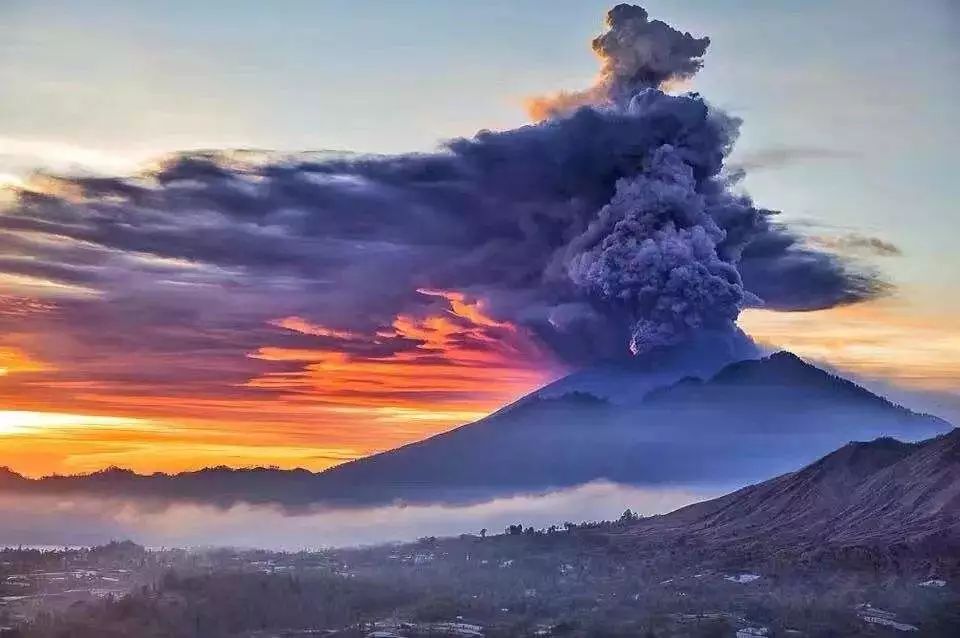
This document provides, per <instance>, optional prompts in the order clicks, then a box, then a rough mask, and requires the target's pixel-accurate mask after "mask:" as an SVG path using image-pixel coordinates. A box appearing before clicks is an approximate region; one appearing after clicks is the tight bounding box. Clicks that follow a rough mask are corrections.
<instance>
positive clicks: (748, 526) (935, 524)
mask: <svg viewBox="0 0 960 638" xmlns="http://www.w3.org/2000/svg"><path fill="white" fill-rule="evenodd" d="M629 535H632V536H634V537H636V538H637V539H646V540H653V539H656V540H657V541H658V542H661V541H662V540H663V539H664V538H670V537H672V536H676V535H682V536H683V537H685V538H686V539H687V540H688V541H689V542H693V543H696V544H703V545H707V546H712V547H714V548H717V549H719V548H721V547H723V546H735V547H737V548H738V549H740V550H741V551H743V552H745V553H749V552H750V551H753V550H751V549H750V548H752V547H753V548H756V547H761V548H763V550H762V551H755V553H757V554H758V555H770V554H771V553H772V552H775V551H776V550H778V549H783V548H790V549H793V550H800V549H803V548H821V547H824V546H858V545H865V544H868V545H893V544H906V545H923V544H935V545H938V546H939V551H940V552H942V551H943V548H944V547H952V548H956V549H960V430H957V429H955V430H953V431H951V432H950V433H948V434H945V435H942V436H939V437H936V438H934V439H931V440H928V441H924V442H922V443H913V444H911V443H902V442H899V441H896V440H893V439H889V438H881V439H877V440H875V441H872V442H869V443H850V444H848V445H845V446H844V447H842V448H841V449H839V450H837V451H835V452H833V453H831V454H829V455H827V456H825V457H824V458H822V459H820V460H819V461H817V462H815V463H812V464H811V465H808V466H807V467H805V468H803V469H801V470H798V471H796V472H792V473H789V474H785V475H783V476H779V477H776V478H773V479H770V480H768V481H765V482H763V483H760V484H758V485H752V486H749V487H746V488H743V489H741V490H738V491H736V492H734V493H732V494H728V495H726V496H723V497H720V498H717V499H713V500H711V501H705V502H703V503H697V504H694V505H690V506H688V507H685V508H682V509H680V510H677V511H676V512H672V513H670V514H666V515H663V516H658V517H654V518H651V519H648V520H645V521H642V522H641V523H639V524H637V525H635V526H633V527H632V528H631V529H630V531H629Z"/></svg>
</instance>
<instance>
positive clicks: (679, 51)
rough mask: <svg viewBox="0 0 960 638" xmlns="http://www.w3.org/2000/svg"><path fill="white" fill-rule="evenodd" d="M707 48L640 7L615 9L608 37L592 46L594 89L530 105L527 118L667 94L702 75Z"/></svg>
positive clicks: (707, 41)
mask: <svg viewBox="0 0 960 638" xmlns="http://www.w3.org/2000/svg"><path fill="white" fill-rule="evenodd" d="M709 45H710V38H695V37H693V36H692V35H690V34H689V33H681V32H680V31H677V30H676V29H674V28H673V27H671V26H670V25H669V24H667V23H665V22H661V21H660V20H650V19H649V17H648V14H647V11H646V10H645V9H644V8H643V7H637V6H634V5H629V4H618V5H617V6H615V7H614V8H613V9H611V10H610V12H609V13H607V31H606V32H605V33H603V34H601V35H599V36H597V37H596V38H594V40H593V51H594V53H596V54H597V57H599V58H600V62H601V68H600V75H599V77H598V78H597V81H596V83H595V84H594V86H592V87H590V88H588V89H586V90H583V91H578V92H572V93H569V92H561V93H558V94H556V95H553V96H549V97H542V98H535V99H533V100H531V101H530V102H529V104H528V107H529V110H530V114H531V115H532V116H533V117H534V118H535V119H537V120H543V119H546V118H548V117H554V116H557V115H562V114H564V113H569V112H571V111H572V110H575V109H576V108H579V107H581V106H585V105H588V104H594V105H596V104H604V103H609V104H619V105H623V104H625V103H626V102H628V101H629V100H630V98H632V97H633V96H634V95H636V94H637V93H638V92H639V91H641V90H643V89H648V88H659V89H664V90H666V89H668V88H670V87H671V86H672V85H675V84H677V83H679V82H682V81H683V80H687V79H689V78H691V77H693V75H694V74H695V73H696V72H697V71H699V70H700V67H701V66H703V59H702V58H703V55H704V54H705V53H706V52H707V47H708V46H709Z"/></svg>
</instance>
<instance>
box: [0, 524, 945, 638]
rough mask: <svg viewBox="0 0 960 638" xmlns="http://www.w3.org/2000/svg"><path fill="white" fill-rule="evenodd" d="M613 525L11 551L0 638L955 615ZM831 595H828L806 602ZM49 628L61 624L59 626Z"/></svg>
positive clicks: (360, 637) (939, 606)
mask: <svg viewBox="0 0 960 638" xmlns="http://www.w3.org/2000/svg"><path fill="white" fill-rule="evenodd" d="M618 525H619V523H617V522H613V523H588V524H582V525H581V526H570V527H566V528H553V529H544V530H533V529H528V528H524V527H522V526H515V527H514V526H511V528H508V529H507V530H505V531H504V533H503V534H499V535H487V534H486V533H485V532H484V534H482V535H480V534H477V535H474V534H464V535H461V536H460V537H456V538H440V539H438V538H433V537H429V538H422V539H420V540H419V541H417V542H414V543H407V544H393V545H383V546H373V547H365V548H352V549H349V548H348V549H317V550H313V551H300V552H292V553H288V552H274V551H267V550H241V549H228V548H217V549H194V550H184V549H166V548H156V549H146V548H143V547H140V546H138V545H135V544H133V543H130V542H122V543H111V544H109V545H107V546H103V547H97V548H92V549H80V548H77V549H63V550H39V549H25V548H19V549H7V550H3V551H2V552H0V628H2V629H0V636H3V637H4V638H7V637H8V636H9V637H10V638H21V637H22V638H26V637H30V636H37V637H40V638H46V637H47V636H53V635H70V636H78V637H79V636H86V635H91V636H94V635H95V636H114V635H116V636H124V635H127V634H124V633H122V630H120V629H118V630H117V631H116V632H115V633H109V632H102V633H90V634H85V633H83V631H82V629H80V628H83V627H86V626H88V625H89V626H91V627H92V626H96V627H100V628H102V627H113V626H117V627H123V626H126V624H127V623H129V622H132V620H131V619H139V622H141V623H151V622H162V623H164V624H165V626H169V625H173V626H178V627H183V628H184V629H183V631H182V632H181V633H178V634H176V635H184V636H241V637H243V638H296V637H307V636H331V637H336V638H414V637H418V636H432V637H437V638H441V637H449V638H483V637H487V638H508V637H514V636H531V637H537V638H541V637H548V636H568V637H570V638H577V637H581V636H594V635H607V636H636V635H640V636H731V637H735V638H756V637H760V636H766V637H770V638H772V637H775V636H819V635H824V636H825V635H851V636H855V635H881V636H882V635H891V636H892V635H900V634H902V633H915V632H921V635H932V636H936V635H950V634H949V633H937V632H938V629H937V627H939V626H941V625H942V626H944V627H948V626H951V625H950V623H952V622H954V621H955V620H956V619H955V615H956V613H957V611H956V610H957V609H960V604H958V603H960V596H958V593H957V590H956V588H955V585H954V582H955V580H954V579H955V574H953V573H947V572H945V571H944V572H943V573H938V574H936V577H935V578H929V577H923V576H921V575H918V574H914V573H901V574H899V575H897V574H888V573H884V574H877V573H870V572H868V571H856V570H854V571H851V570H833V571H824V570H820V571H818V572H816V573H814V572H811V571H810V570H804V569H798V568H797V566H795V565H792V566H791V565H789V564H786V563H777V564H772V563H769V562H764V563H755V564H748V563H746V562H743V560H742V558H740V557H738V558H737V559H736V562H734V560H733V559H732V558H729V557H728V558H724V557H717V558H716V559H715V560H706V561H705V560H703V559H696V560H690V559H688V558H685V557H680V556H671V555H670V553H669V552H666V553H658V552H652V553H651V552H634V553H632V554H625V553H624V552H623V551H622V550H621V549H620V548H619V547H618V546H617V544H616V543H614V542H613V541H612V540H611V538H613V537H615V536H616V534H617V532H618V530H619V527H618ZM695 554H696V552H693V551H691V552H690V557H692V556H694V555H695ZM827 589H829V590H831V591H832V592H834V595H832V596H830V597H824V596H822V595H820V594H821V592H822V591H824V590H827ZM63 626H68V627H73V628H74V629H73V630H72V633H69V634H63V633H57V632H58V631H59V630H58V629H57V628H58V627H59V628H61V629H62V627H63ZM831 632H838V633H831ZM138 635H140V634H138ZM142 635H144V636H149V635H151V634H149V633H144V634H142Z"/></svg>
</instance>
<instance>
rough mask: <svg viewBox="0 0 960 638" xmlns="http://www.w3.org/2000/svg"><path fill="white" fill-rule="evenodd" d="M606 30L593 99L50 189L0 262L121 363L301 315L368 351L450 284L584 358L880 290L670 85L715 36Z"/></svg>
mask: <svg viewBox="0 0 960 638" xmlns="http://www.w3.org/2000/svg"><path fill="white" fill-rule="evenodd" d="M608 24H609V27H610V30H609V31H608V32H607V33H606V34H604V35H602V36H600V37H599V38H597V40H595V42H594V48H595V49H596V50H597V51H598V52H599V53H601V55H603V56H604V77H605V78H606V79H605V80H604V82H603V83H602V88H603V91H602V95H600V98H599V99H596V100H594V99H593V97H596V94H594V95H593V97H591V98H590V100H586V99H585V100H580V101H581V102H583V101H592V102H594V103H591V104H586V105H583V106H580V107H579V108H576V109H574V110H572V111H569V112H567V111H564V112H563V113H559V112H558V113H557V114H556V115H555V117H553V118H551V119H548V120H546V121H544V122H541V123H539V124H536V125H530V126H524V127H521V128H518V129H514V130H507V131H497V132H494V131H481V132H479V133H477V134H476V135H475V136H474V137H471V138H462V139H456V140H453V141H451V142H449V143H448V144H447V145H446V147H445V148H444V149H443V150H441V151H439V152H437V153H430V154H410V155H398V156H350V155H341V156H316V155H311V156H292V157H291V156H288V157H279V156H276V155H269V156H265V157H257V156H250V155H246V154H240V155H237V154H221V153H215V152H210V153H192V154H182V155H177V156H173V157H170V158H167V159H166V160H165V161H163V162H162V163H160V164H159V165H158V166H157V167H156V168H155V169H154V170H152V171H151V172H148V173H145V174H143V175H140V176H138V177H136V178H130V179H126V178H124V179H120V178H116V179H111V178H90V177H60V178H56V179H53V180H51V181H50V182H49V183H48V184H47V185H46V186H45V188H43V189H42V190H40V191H39V192H33V191H29V190H27V191H23V192H21V193H20V199H19V202H18V203H17V204H16V205H15V207H13V208H12V209H11V210H10V211H8V212H7V213H6V214H4V215H2V216H0V249H3V251H4V253H6V254H8V257H6V258H5V259H4V260H3V261H2V262H0V268H2V270H3V271H4V272H7V273H11V274H19V275H23V276H30V277H35V278H42V279H45V280H52V281H55V282H60V283H63V284H64V285H69V286H72V287H77V288H84V289H91V290H94V291H96V297H95V298H93V299H90V298H86V299H77V300H73V301H71V302H70V303H71V304H75V305H77V306H80V305H84V306H91V307H93V308H95V310H87V311H86V312H88V313H90V314H92V315H96V316H95V318H94V317H91V319H90V321H91V322H92V323H91V325H90V326H88V327H85V328H83V329H84V330H86V331H88V332H96V333H97V334H98V337H97V338H98V339H99V340H100V341H103V340H104V339H106V338H107V337H106V335H105V334H104V331H109V333H110V334H111V335H114V336H115V338H116V340H117V341H116V343H115V344H114V346H113V347H116V348H121V347H130V345H131V343H132V342H133V341H134V340H137V339H144V334H145V333H150V336H149V338H146V339H144V343H147V342H149V343H151V344H153V343H161V342H164V339H168V340H169V341H167V342H166V343H167V345H168V346H169V347H171V348H174V349H176V348H188V347H190V348H192V347H199V346H200V344H201V343H202V342H203V341H204V340H205V339H208V338H209V339H210V340H212V341H213V342H223V343H225V344H226V343H231V342H233V341H232V340H237V341H238V342H239V343H241V344H243V346H244V347H248V346H249V345H252V344H251V343H250V342H251V341H253V340H252V339H250V338H249V337H248V336H247V337H245V336H242V335H243V332H244V330H247V329H250V330H253V329H254V328H253V327H254V326H257V328H256V329H257V330H264V329H265V330H271V331H273V332H271V334H273V335H275V334H276V333H278V332H282V331H281V330H279V329H277V328H275V327H266V328H264V326H267V324H268V322H269V321H270V320H275V319H277V318H279V317H287V316H298V317H305V318H307V319H308V320H309V321H311V322H314V323H316V324H318V325H322V326H325V327H326V328H329V329H330V330H334V331H347V332H350V333H356V334H365V335H374V334H376V333H377V331H378V330H382V328H383V327H384V326H389V325H390V323H391V321H392V320H393V319H394V318H395V317H396V316H397V315H400V314H408V315H412V316H423V314H424V313H425V312H427V311H428V310H430V309H435V305H436V300H435V299H430V298H429V296H425V295H424V294H422V293H420V292H418V290H423V289H437V290H457V291H461V292H463V293H464V294H466V295H467V296H469V298H471V299H475V300H481V301H482V302H483V303H484V308H485V311H486V312H487V313H488V314H489V315H490V317H491V318H492V319H493V320H496V321H500V322H510V323H512V324H514V325H516V326H519V327H520V328H521V329H524V330H526V331H528V332H529V333H530V334H532V335H534V336H535V337H536V338H537V339H538V340H540V341H542V342H543V343H545V344H547V345H548V346H549V347H550V348H551V349H552V350H553V352H554V353H556V354H557V355H558V356H560V357H561V358H563V359H566V360H568V361H572V362H575V363H587V362H591V361H596V360H600V359H616V358H621V357H625V356H629V351H630V350H632V351H633V352H635V353H639V352H647V351H649V350H651V349H655V348H658V347H660V346H664V345H671V344H675V343H678V342H681V341H684V340H685V339H687V338H689V337H690V336H692V335H694V334H696V333H697V332H698V331H699V330H701V329H711V330H718V329H719V330H734V324H735V321H736V319H737V316H738V314H739V312H740V310H741V309H742V308H743V307H745V306H747V305H754V304H765V305H767V306H768V307H772V308H778V309H789V310H805V309H814V308H823V307H829V306H832V305H836V304H841V303H850V302H854V301H858V300H861V299H864V298H868V297H870V296H873V295H875V294H877V293H878V292H879V291H880V290H881V289H882V285H881V284H880V283H878V281H877V280H876V279H875V278H874V277H872V276H870V275H867V274H862V273H858V272H855V271H851V269H850V266H848V265H847V264H846V263H845V262H844V261H843V260H842V259H841V258H840V257H838V256H835V255H833V254H831V253H828V252H823V251H820V250H818V249H816V248H814V247H810V246H806V245H802V244H801V243H800V242H799V241H798V239H797V238H796V237H795V236H794V235H793V234H792V233H791V232H790V231H789V230H788V229H787V228H785V227H784V226H782V225H779V224H775V223H773V215H774V213H773V211H769V210H765V209H761V208H758V207H756V206H755V205H754V204H753V203H752V202H751V201H750V199H749V198H748V197H746V196H744V195H742V194H737V193H734V192H733V191H732V190H731V189H730V184H729V181H728V179H729V178H728V177H726V176H725V173H724V171H723V168H724V160H725V157H726V156H727V155H728V154H729V152H730V151H731V149H732V146H733V144H734V142H735V140H736V137H737V131H738V127H739V120H737V119H735V118H732V117H729V116H727V115H725V114H724V113H722V112H720V111H718V110H716V109H714V108H711V107H710V106H709V105H708V104H707V103H706V102H705V101H704V99H703V98H702V97H700V96H699V95H697V94H687V95H682V96H671V95H667V94H665V93H663V92H662V91H661V90H660V89H659V88H657V87H659V86H660V85H662V84H663V83H664V82H666V81H668V80H670V79H671V78H684V77H688V76H689V75H691V74H693V73H694V72H695V71H696V70H697V69H698V68H699V67H700V64H701V61H700V56H702V55H703V53H704V52H705V50H706V47H707V44H708V42H709V41H708V40H707V39H706V38H694V37H692V36H690V35H689V34H682V33H680V32H678V31H676V30H674V29H672V28H670V27H669V26H667V25H665V24H664V23H662V22H659V21H649V20H648V19H647V15H646V12H645V11H643V10H642V9H640V8H638V7H629V6H626V5H620V6H618V7H616V8H615V9H614V10H613V11H612V12H611V13H610V15H609V18H608ZM59 316H62V315H59ZM171 325H190V326H191V330H190V332H189V334H187V335H172V336H171V335H170V334H168V333H169V326H171ZM125 335H127V336H125ZM164 335H166V336H164ZM258 336H262V335H259V334H258ZM314 338H315V337H314ZM261 343H262V342H261ZM361 343H362V341H357V340H355V339H351V340H349V343H346V342H342V343H340V344H339V345H338V347H343V348H359V347H362V346H361V345H359V344H361ZM374 346H375V347H376V348H383V347H385V345H384V343H377V344H374ZM149 347H159V346H149ZM370 347H373V346H370ZM389 347H390V348H401V349H402V348H406V347H416V344H415V343H411V342H410V341H409V340H403V339H400V340H396V342H394V343H392V344H391V345H390V346H389ZM251 365H253V364H251Z"/></svg>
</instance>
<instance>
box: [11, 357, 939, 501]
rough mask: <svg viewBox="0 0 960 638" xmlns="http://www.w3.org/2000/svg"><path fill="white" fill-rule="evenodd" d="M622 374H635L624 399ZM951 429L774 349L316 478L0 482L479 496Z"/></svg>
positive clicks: (543, 406)
mask: <svg viewBox="0 0 960 638" xmlns="http://www.w3.org/2000/svg"><path fill="white" fill-rule="evenodd" d="M631 375H632V376H631ZM604 379H606V382H604V381H603V380H604ZM630 379H639V380H638V381H637V383H636V385H635V387H636V388H637V389H636V391H635V392H634V393H633V394H632V395H631V393H630V392H629V387H630V383H631V382H630ZM581 381H583V383H581ZM604 388H612V391H611V396H604ZM561 390H562V392H561ZM950 427H951V426H950V425H949V424H948V423H946V422H944V421H942V420H940V419H937V418H935V417H931V416H928V415H922V414H916V413H914V412H911V411H909V410H907V409H905V408H903V407H900V406H898V405H895V404H893V403H891V402H889V401H887V400H885V399H883V398H881V397H878V396H876V395H874V394H872V393H870V392H869V391H867V390H865V389H864V388H862V387H860V386H858V385H856V384H854V383H851V382H850V381H847V380H845V379H842V378H839V377H836V376H834V375H831V374H829V373H827V372H824V371H823V370H820V369H818V368H816V367H814V366H812V365H810V364H808V363H805V362H804V361H802V360H801V359H799V358H797V357H796V356H794V355H792V354H789V353H786V352H780V353H777V354H774V355H771V356H770V357H767V358H765V359H756V360H747V361H741V362H738V363H734V364H730V365H728V366H726V367H723V368H722V369H720V370H719V372H717V373H716V374H714V375H712V376H711V377H709V378H708V379H706V380H701V379H697V378H685V379H680V380H679V381H676V380H674V381H671V382H670V383H668V384H667V385H665V386H660V387H651V384H650V381H649V377H648V376H646V371H644V370H639V371H637V370H632V371H631V370H625V371H623V373H622V374H621V373H618V372H617V371H616V370H615V369H613V368H608V369H605V370H603V371H601V372H596V371H595V372H594V373H591V372H590V371H586V372H580V373H576V374H574V375H571V377H568V378H567V379H564V380H561V382H558V383H555V384H551V385H550V386H547V387H546V388H544V389H543V390H541V391H538V392H534V393H531V394H530V395H528V396H527V397H525V398H523V399H521V400H519V401H517V402H516V403H514V404H512V405H510V406H507V407H506V408H503V409H501V410H499V411H498V412H496V413H494V414H492V415H490V416H489V417H487V418H484V419H481V420H479V421H477V422H475V423H472V424H469V425H465V426H462V427H459V428H456V429H454V430H451V431H449V432H446V433H443V434H439V435H437V436H434V437H431V438H429V439H426V440H424V441H420V442H417V443H413V444H410V445H406V446H404V447H401V448H398V449H395V450H391V451H389V452H384V453H382V454H376V455H373V456H370V457H367V458H363V459H359V460H356V461H352V462H349V463H346V464H344V465H341V466H338V467H335V468H332V469H330V470H327V471H325V472H322V473H312V472H308V471H306V470H294V471H284V470H277V469H265V468H259V469H248V470H235V469H230V468H209V469H205V470H200V471H196V472H186V473H182V474H176V475H166V474H153V475H149V476H142V475H137V474H134V473H132V472H129V471H125V470H118V469H111V470H105V471H102V472H97V473H95V474H91V475H85V476H67V477H62V476H57V477H49V478H45V479H41V480H38V481H30V480H27V479H23V478H22V477H19V476H17V475H13V474H11V473H8V474H0V489H5V490H15V491H30V492H39V493H51V492H52V493H61V492H71V493H73V492H90V493H95V494H98V495H133V496H151V497H157V498H176V499H198V500H203V501H207V502H212V503H217V504H222V505H229V504H231V503H234V502H237V501H250V502H267V501H272V502H279V503H283V504H287V505H294V506H295V505H303V504H308V503H313V502H321V501H322V502H329V503H337V504H342V505H362V504H369V503H376V502H391V501H394V500H397V499H403V500H407V501H419V502H430V501H470V500H482V499H486V498H488V497H490V496H492V495H498V494H511V493H517V492H527V491H541V490H547V489H551V488H560V487H568V486H573V485H579V484H582V483H585V482H589V481H592V480H597V479H606V480H610V481H615V482H621V483H628V484H636V485H687V486H709V487H710V488H711V489H722V488H725V487H730V488H734V487H739V486H741V485H745V484H748V483H751V482H756V481H759V480H763V479H765V478H767V477H769V476H773V475H779V474H782V473H784V472H789V471H792V470H795V469H797V468H799V467H801V466H803V465H804V464H805V463H808V462H810V461H812V460H813V459H816V458H817V457H819V456H821V455H823V454H826V453H828V452H830V451H831V450H834V449H836V448H837V447H839V446H841V445H843V444H845V443H846V442H848V441H851V440H869V439H874V438H876V437H883V436H886V437H896V438H898V439H902V440H907V441H916V440H920V439H924V438H928V437H930V436H934V435H936V434H939V433H942V432H946V431H948V430H949V429H950ZM898 445H899V444H898Z"/></svg>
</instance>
